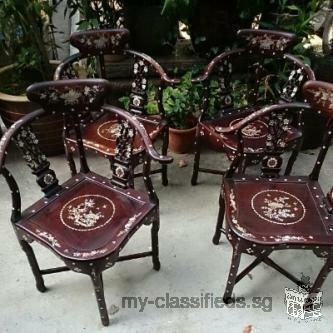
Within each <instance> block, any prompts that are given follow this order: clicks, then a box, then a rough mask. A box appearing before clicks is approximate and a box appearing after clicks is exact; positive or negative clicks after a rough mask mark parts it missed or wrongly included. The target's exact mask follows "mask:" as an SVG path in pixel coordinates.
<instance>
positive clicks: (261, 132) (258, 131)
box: [229, 118, 268, 139]
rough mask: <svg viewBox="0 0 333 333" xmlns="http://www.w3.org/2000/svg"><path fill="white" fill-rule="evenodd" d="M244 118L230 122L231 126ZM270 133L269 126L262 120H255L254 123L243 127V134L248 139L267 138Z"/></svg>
mask: <svg viewBox="0 0 333 333" xmlns="http://www.w3.org/2000/svg"><path fill="white" fill-rule="evenodd" d="M240 120H242V118H238V119H234V120H233V121H232V122H230V124H229V126H233V125H235V124H237V123H238V122H239V121H240ZM267 133H268V126H267V124H266V123H265V122H263V121H262V120H255V121H254V122H253V123H251V124H248V125H247V126H245V127H244V128H243V129H242V134H243V135H244V136H245V137H246V138H247V139H261V138H265V137H266V136H267Z"/></svg>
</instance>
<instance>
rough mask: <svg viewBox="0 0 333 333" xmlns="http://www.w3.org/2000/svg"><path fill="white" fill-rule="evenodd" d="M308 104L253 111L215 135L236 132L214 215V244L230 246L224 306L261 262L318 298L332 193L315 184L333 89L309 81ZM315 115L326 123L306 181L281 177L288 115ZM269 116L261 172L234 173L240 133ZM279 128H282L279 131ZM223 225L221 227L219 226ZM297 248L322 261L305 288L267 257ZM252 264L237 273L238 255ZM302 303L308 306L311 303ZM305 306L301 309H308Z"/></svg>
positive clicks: (327, 259) (330, 262)
mask: <svg viewBox="0 0 333 333" xmlns="http://www.w3.org/2000/svg"><path fill="white" fill-rule="evenodd" d="M302 90H303V96H304V98H305V99H306V100H307V101H308V102H309V104H304V103H291V104H284V105H274V106H271V107H269V108H264V109H261V110H258V111H256V112H254V113H253V114H251V115H249V116H248V117H246V118H245V119H244V120H242V121H239V122H238V123H237V124H235V125H234V126H228V127H224V128H221V129H220V133H223V134H229V133H235V132H237V133H240V134H239V142H240V144H239V146H238V148H237V157H236V158H235V159H234V160H233V162H232V163H231V166H230V168H229V169H228V171H227V172H226V174H225V177H224V179H223V184H222V189H221V195H220V210H219V215H218V221H217V225H216V231H215V235H214V237H213V242H214V244H218V243H219V240H220V236H221V233H222V232H223V233H225V234H226V237H227V239H228V240H229V242H230V243H231V245H232V247H233V256H232V261H231V266H230V271H229V276H228V280H227V284H226V288H225V292H224V301H225V302H226V303H228V302H230V301H232V300H233V299H232V294H233V289H234V286H235V284H236V283H237V282H239V281H240V280H241V279H242V278H243V277H245V276H246V275H247V274H248V273H249V272H250V271H251V270H252V269H254V268H255V267H256V266H257V265H259V264H260V263H261V262H264V263H265V264H267V265H269V266H271V267H272V268H274V269H276V270H277V271H278V272H280V273H281V274H283V275H285V276H286V277H287V278H289V279H290V280H292V281H293V282H295V283H297V284H298V285H299V286H300V287H302V288H303V289H304V290H305V291H306V292H308V294H309V295H311V294H315V293H318V292H319V291H320V289H321V287H322V285H323V283H324V281H325V279H326V277H327V275H328V273H329V272H330V271H331V270H332V269H333V250H332V249H333V214H332V212H333V205H332V202H333V201H332V190H331V191H330V192H329V193H328V194H327V195H325V193H324V191H323V190H322V187H321V184H320V182H319V181H318V177H319V173H320V169H321V167H322V165H323V163H324V160H325V156H326V152H327V149H328V146H329V145H330V142H331V139H332V130H333V121H332V119H333V108H332V104H331V103H330V102H329V100H330V97H331V96H333V85H332V84H328V83H324V82H318V81H309V82H306V83H305V84H304V86H303V88H302ZM298 109H302V110H303V112H319V113H321V114H323V115H324V116H325V117H326V119H327V133H326V136H325V137H324V139H323V143H322V146H321V149H320V151H319V154H318V157H317V159H316V160H315V164H314V167H313V170H312V171H311V172H310V174H309V175H308V176H304V175H297V171H296V170H294V172H293V173H294V175H293V176H290V175H289V174H288V175H283V174H281V171H282V170H283V169H282V167H283V165H284V164H282V157H284V155H283V153H284V151H285V150H286V148H287V145H286V140H287V135H288V134H287V132H288V126H287V125H288V124H290V121H291V117H290V116H291V114H292V113H295V112H297V111H296V110H298ZM263 116H269V122H268V124H269V133H270V134H271V138H267V140H266V144H265V147H264V152H263V157H262V160H261V162H262V163H261V173H259V174H254V172H253V171H254V170H252V172H251V174H250V173H247V172H244V170H242V172H237V171H236V170H239V167H240V166H241V165H242V163H243V159H244V154H245V145H244V144H243V140H242V129H243V128H245V127H246V126H247V125H248V124H249V123H251V122H252V121H254V120H256V119H260V117H263ZM284 127H285V128H284ZM296 158H297V154H295V155H294V156H293V155H291V156H290V157H289V160H287V163H286V164H285V165H286V168H288V167H292V164H293V163H294V162H295V160H296ZM223 225H224V226H223ZM286 249H298V250H303V251H304V250H311V251H313V252H314V254H315V255H316V256H317V257H319V258H321V259H322V260H323V261H324V265H323V267H322V269H321V270H320V272H319V273H318V275H317V277H316V279H315V281H314V283H313V284H311V285H305V284H304V281H300V280H299V279H297V278H296V277H295V276H293V275H292V274H290V273H289V272H288V271H286V270H285V269H284V268H282V267H281V266H280V265H278V264H276V263H275V262H274V261H273V260H272V259H270V258H269V256H270V255H271V254H272V252H274V251H278V250H286ZM244 253H245V254H248V255H251V256H254V257H256V259H255V260H254V261H253V262H252V264H250V265H249V266H248V267H247V268H245V269H244V270H243V271H242V272H240V273H238V269H239V264H240V259H241V255H242V254H244ZM307 303H309V304H310V305H311V300H310V299H308V300H307ZM309 304H307V306H309Z"/></svg>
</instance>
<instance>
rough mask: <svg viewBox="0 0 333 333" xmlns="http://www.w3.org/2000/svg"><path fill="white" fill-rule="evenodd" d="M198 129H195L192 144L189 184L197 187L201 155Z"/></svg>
mask: <svg viewBox="0 0 333 333" xmlns="http://www.w3.org/2000/svg"><path fill="white" fill-rule="evenodd" d="M200 140H201V139H200V128H199V126H198V127H197V130H196V134H195V142H194V164H193V173H192V179H191V184H192V185H193V186H194V185H197V183H198V174H199V166H200V153H201V142H200Z"/></svg>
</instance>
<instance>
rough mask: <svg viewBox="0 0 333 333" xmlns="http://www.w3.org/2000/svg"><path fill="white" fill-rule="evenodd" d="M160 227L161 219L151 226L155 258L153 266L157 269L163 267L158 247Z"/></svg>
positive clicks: (153, 256)
mask: <svg viewBox="0 0 333 333" xmlns="http://www.w3.org/2000/svg"><path fill="white" fill-rule="evenodd" d="M159 229H160V221H159V220H158V219H156V220H155V221H154V222H153V225H152V227H151V247H152V252H153V255H152V258H153V267H154V269H155V270H156V271H159V270H160V268H161V264H160V260H159V248H158V231H159Z"/></svg>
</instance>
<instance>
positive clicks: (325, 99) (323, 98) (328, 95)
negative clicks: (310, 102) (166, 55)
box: [314, 88, 333, 108]
mask: <svg viewBox="0 0 333 333" xmlns="http://www.w3.org/2000/svg"><path fill="white" fill-rule="evenodd" d="M314 99H315V100H316V101H317V102H318V103H320V104H322V105H326V106H327V107H329V108H333V94H332V92H331V91H330V90H327V89H324V88H318V89H317V90H316V91H315V92H314Z"/></svg>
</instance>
